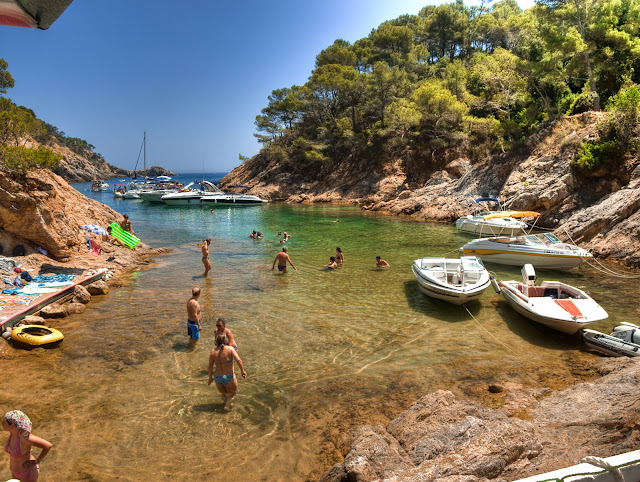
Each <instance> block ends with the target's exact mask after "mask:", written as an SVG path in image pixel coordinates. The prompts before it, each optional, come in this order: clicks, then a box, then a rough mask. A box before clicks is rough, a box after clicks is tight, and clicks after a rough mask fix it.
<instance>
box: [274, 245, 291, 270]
mask: <svg viewBox="0 0 640 482" xmlns="http://www.w3.org/2000/svg"><path fill="white" fill-rule="evenodd" d="M276 261H277V262H278V271H282V272H283V273H286V272H287V261H288V262H289V264H290V265H291V267H292V268H293V269H295V270H296V271H298V268H296V267H295V266H294V265H293V263H292V262H291V258H290V257H289V255H288V254H287V247H286V246H285V247H283V248H282V251H281V252H280V253H278V254H277V255H276V258H275V259H274V260H273V266H271V270H273V269H274V268H275V267H276Z"/></svg>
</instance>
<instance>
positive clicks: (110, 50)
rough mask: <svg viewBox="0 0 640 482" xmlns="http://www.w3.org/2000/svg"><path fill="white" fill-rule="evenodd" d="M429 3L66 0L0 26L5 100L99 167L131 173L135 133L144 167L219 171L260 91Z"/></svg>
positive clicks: (240, 138)
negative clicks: (61, 8) (99, 159)
mask: <svg viewBox="0 0 640 482" xmlns="http://www.w3.org/2000/svg"><path fill="white" fill-rule="evenodd" d="M524 1H530V0H524ZM435 3H441V2H433V1H432V2H429V1H416V0H323V1H321V2H313V1H304V0H298V1H294V0H271V1H266V0H245V1H238V2H218V1H209V0H197V1H190V2H176V1H171V2H169V1H167V0H127V1H125V0H75V1H74V2H73V3H72V4H71V5H70V6H69V7H68V8H67V10H66V11H65V12H64V13H63V14H62V16H61V17H60V18H59V19H58V20H57V21H56V22H55V23H54V24H53V25H52V26H51V28H49V29H48V30H45V31H42V30H35V29H25V28H17V27H6V26H0V46H1V48H0V58H4V59H5V60H6V61H7V62H8V63H9V68H8V70H9V72H11V74H12V75H13V77H14V79H15V82H16V84H15V87H14V88H13V89H10V90H9V92H8V93H7V96H8V97H10V98H11V99H12V100H13V101H14V102H16V103H17V104H19V105H24V106H26V107H29V108H31V109H33V111H34V112H35V113H36V115H37V116H38V117H39V118H41V119H43V120H44V121H46V122H48V123H50V124H53V125H55V126H56V127H58V128H59V129H60V130H62V131H64V132H65V133H66V134H67V135H68V136H72V137H80V138H82V139H85V140H86V141H87V142H89V143H90V144H93V145H94V146H95V150H96V152H99V153H100V154H102V155H103V156H104V157H105V158H106V160H107V162H109V163H110V164H113V165H116V166H118V167H122V168H125V169H133V168H134V165H135V162H136V159H137V157H138V152H139V149H140V145H141V142H142V136H143V132H144V131H145V130H146V131H147V141H148V142H147V166H148V167H150V166H151V165H160V166H163V167H165V168H167V169H170V170H172V171H174V172H200V171H202V170H203V169H204V170H205V171H207V172H220V171H230V170H231V169H233V168H234V167H236V166H237V165H239V164H240V161H239V160H238V154H243V155H245V156H252V155H254V154H256V153H257V152H258V151H259V149H260V144H259V143H258V142H257V141H256V140H255V138H254V137H253V133H254V132H255V126H254V120H255V117H256V115H258V114H259V113H260V110H261V109H262V108H263V107H265V106H266V104H267V97H268V96H269V95H270V94H271V91H272V90H274V89H278V88H282V87H290V86H291V85H294V84H297V85H300V84H304V83H305V82H306V80H307V78H308V77H309V75H310V73H311V70H312V69H313V66H314V62H315V56H316V55H317V54H318V53H319V52H320V51H321V50H322V49H324V48H326V47H327V46H329V45H331V44H332V43H333V41H334V40H336V39H338V38H342V39H345V40H348V41H349V42H354V41H355V40H358V39H359V38H362V37H365V36H367V35H368V34H369V32H370V31H371V30H372V29H373V28H375V27H377V26H378V25H380V24H381V23H382V22H384V21H385V20H390V19H393V18H396V17H398V16H400V15H402V14H405V13H408V14H417V13H418V11H419V10H420V9H421V8H422V7H423V6H425V5H428V4H435ZM520 4H521V6H523V8H527V7H528V6H530V5H531V4H530V3H527V4H524V3H522V2H521V3H520ZM140 163H142V160H141V161H140ZM139 167H141V166H139Z"/></svg>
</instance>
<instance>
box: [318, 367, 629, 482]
mask: <svg viewBox="0 0 640 482" xmlns="http://www.w3.org/2000/svg"><path fill="white" fill-rule="evenodd" d="M598 370H599V373H600V374H601V375H604V376H602V377H601V378H598V379H596V380H595V381H593V382H591V383H586V384H580V385H576V386H574V387H571V388H569V389H566V390H564V391H561V392H557V393H553V394H550V395H549V392H550V390H545V389H542V390H525V389H523V388H522V387H520V386H518V385H509V384H508V383H505V384H504V385H505V386H504V387H500V388H501V389H504V402H505V403H504V405H503V407H502V408H498V409H492V408H487V407H484V406H482V405H479V404H476V403H473V402H468V401H460V400H456V399H455V397H454V395H453V394H452V393H451V392H449V391H444V390H440V391H438V392H435V393H432V394H429V395H426V396H424V397H422V398H421V399H420V400H418V401H417V402H415V403H414V404H413V405H412V406H411V407H410V408H409V409H408V410H406V411H405V412H403V413H401V414H400V415H399V416H398V417H396V418H395V419H393V420H392V421H391V422H389V424H387V426H386V427H382V426H376V427H372V426H369V425H367V426H363V427H360V428H358V429H357V430H355V431H354V433H353V437H352V443H351V448H350V450H349V452H348V453H347V455H346V456H345V458H344V462H343V463H340V464H336V465H335V466H334V467H333V468H332V469H330V470H329V471H327V473H326V474H325V475H324V477H323V478H322V480H323V481H324V482H343V481H370V480H394V481H397V482H399V481H404V480H406V481H409V480H412V481H417V480H419V481H423V482H428V481H452V482H453V481H465V482H480V481H486V480H501V481H506V480H516V479H520V478H523V477H528V476H531V475H536V474H539V473H544V472H548V471H551V470H555V469H558V468H561V467H568V466H571V465H575V464H577V463H578V462H579V460H580V459H581V458H582V457H586V456H589V455H595V456H598V457H609V456H611V455H615V454H618V453H623V452H629V451H632V450H636V449H637V448H638V442H639V441H640V430H638V427H639V425H638V422H639V421H640V395H639V394H638V390H637V384H638V380H639V379H640V360H637V359H629V358H624V359H620V358H617V359H603V360H602V361H601V362H600V364H599V365H598ZM515 414H519V416H515Z"/></svg>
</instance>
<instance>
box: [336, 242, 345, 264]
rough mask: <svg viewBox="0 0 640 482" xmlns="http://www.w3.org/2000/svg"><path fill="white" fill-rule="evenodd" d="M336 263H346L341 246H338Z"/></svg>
mask: <svg viewBox="0 0 640 482" xmlns="http://www.w3.org/2000/svg"><path fill="white" fill-rule="evenodd" d="M335 258H336V263H338V264H342V263H344V254H343V253H342V250H341V249H340V246H336V256H335Z"/></svg>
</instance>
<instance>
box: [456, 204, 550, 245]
mask: <svg viewBox="0 0 640 482" xmlns="http://www.w3.org/2000/svg"><path fill="white" fill-rule="evenodd" d="M483 203H485V204H486V203H496V204H497V205H498V210H497V211H491V210H488V211H480V212H475V213H474V214H468V215H467V216H464V217H461V218H458V219H457V220H456V228H458V230H459V231H462V232H465V233H472V234H479V235H480V236H514V235H516V234H524V233H526V229H527V226H528V225H527V223H525V222H524V221H521V219H522V218H537V217H539V216H540V213H537V212H535V211H505V210H504V209H503V208H502V206H501V205H500V201H499V200H498V199H496V198H494V197H481V198H478V199H476V204H477V205H481V204H483Z"/></svg>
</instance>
